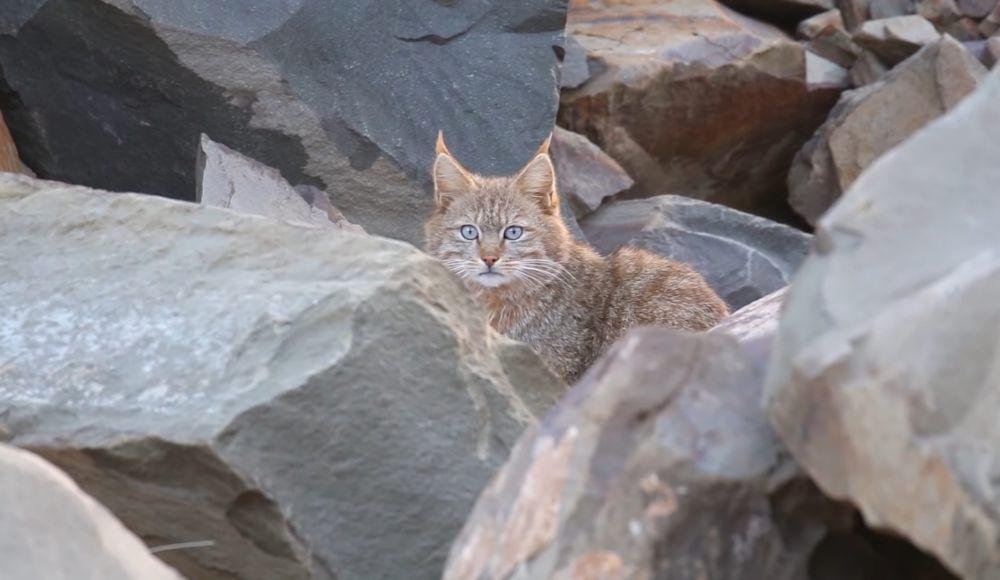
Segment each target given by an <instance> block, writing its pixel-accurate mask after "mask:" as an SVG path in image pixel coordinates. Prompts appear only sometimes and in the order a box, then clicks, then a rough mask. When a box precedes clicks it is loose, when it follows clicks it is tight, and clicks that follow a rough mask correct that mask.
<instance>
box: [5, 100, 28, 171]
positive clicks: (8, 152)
mask: <svg viewBox="0 0 1000 580" xmlns="http://www.w3.org/2000/svg"><path fill="white" fill-rule="evenodd" d="M0 172H7V173H23V174H25V175H31V176H32V177H34V175H33V173H32V171H31V170H30V169H28V168H27V167H26V166H25V165H24V163H22V162H21V158H20V157H19V156H18V154H17V145H15V144H14V138H13V137H12V136H11V134H10V129H8V128H7V123H5V122H4V120H3V113H0Z"/></svg>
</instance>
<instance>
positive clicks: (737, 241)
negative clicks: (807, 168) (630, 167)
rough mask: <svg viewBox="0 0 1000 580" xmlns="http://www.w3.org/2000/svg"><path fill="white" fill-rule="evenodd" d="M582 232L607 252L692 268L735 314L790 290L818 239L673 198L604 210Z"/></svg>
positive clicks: (589, 219) (733, 212) (626, 203)
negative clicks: (628, 248) (624, 249)
mask: <svg viewBox="0 0 1000 580" xmlns="http://www.w3.org/2000/svg"><path fill="white" fill-rule="evenodd" d="M583 230H584V232H585V233H586V236H587V239H588V240H589V241H590V243H591V244H593V245H594V247H595V248H597V249H598V251H600V252H602V253H609V252H612V251H614V250H616V249H617V248H619V247H621V246H623V245H626V244H628V245H634V246H638V247H640V248H646V249H648V250H650V251H653V252H656V253H658V254H661V255H663V256H666V257H668V258H671V259H674V260H679V261H681V262H685V263H688V264H690V265H691V266H692V267H694V268H695V269H696V270H698V271H699V272H700V273H701V274H702V276H704V277H705V279H706V280H707V281H708V283H709V284H710V285H711V286H712V287H713V288H714V289H715V291H716V292H718V293H719V296H721V297H722V298H723V299H724V300H725V301H726V302H727V303H728V304H729V306H730V308H732V309H737V308H740V307H742V306H744V305H746V304H749V303H750V302H753V301H755V300H757V299H758V298H760V297H762V296H765V295H767V294H770V293H771V292H774V291H775V290H778V289H779V288H782V287H783V286H785V285H786V284H788V281H789V280H790V279H791V276H792V274H794V273H795V270H796V269H797V268H798V266H799V264H800V263H801V262H802V260H803V259H804V258H805V256H806V254H807V253H808V251H809V246H810V238H811V236H809V235H808V234H804V233H802V232H800V231H798V230H796V229H794V228H790V227H788V226H785V225H782V224H778V223H775V222H772V221H770V220H767V219H764V218H761V217H757V216H753V215H749V214H745V213H742V212H739V211H736V210H733V209H729V208H726V207H723V206H720V205H714V204H711V203H706V202H703V201H697V200H693V199H689V198H685V197H678V196H674V195H661V196H658V197H653V198H649V199H642V200H632V201H616V202H612V203H609V204H605V205H604V206H603V207H601V208H600V209H599V210H597V211H596V212H595V213H593V214H591V215H590V216H588V217H587V219H586V220H584V222H583Z"/></svg>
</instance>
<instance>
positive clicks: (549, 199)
mask: <svg viewBox="0 0 1000 580" xmlns="http://www.w3.org/2000/svg"><path fill="white" fill-rule="evenodd" d="M543 147H548V139H546V140H545V143H543ZM514 183H515V185H516V186H517V188H518V190H520V191H521V192H523V193H526V194H528V195H531V196H533V197H534V198H535V200H536V201H537V202H538V205H539V206H540V207H541V208H542V210H544V211H545V212H546V213H554V212H556V211H558V209H559V195H558V194H557V193H556V168H555V167H554V166H553V165H552V159H551V158H550V157H549V154H548V153H544V152H543V153H539V154H538V155H535V158H534V159H532V160H531V161H529V162H528V164H527V165H525V166H524V169H522V170H521V172H520V173H518V174H517V177H516V178H515V179H514Z"/></svg>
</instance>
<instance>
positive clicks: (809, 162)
mask: <svg viewBox="0 0 1000 580" xmlns="http://www.w3.org/2000/svg"><path fill="white" fill-rule="evenodd" d="M985 74H986V69H985V68H984V67H983V65H982V64H980V63H979V62H978V61H977V60H976V59H975V57H973V56H972V55H971V54H969V52H968V51H967V50H965V48H964V47H962V45H961V44H959V43H958V42H957V41H955V40H954V39H952V38H949V37H943V38H942V39H941V40H940V41H938V42H936V43H935V44H932V45H929V46H927V47H925V48H923V49H921V50H920V52H918V53H917V54H915V55H914V56H912V57H910V59H908V60H907V61H905V62H903V63H902V64H900V65H899V66H897V67H896V68H894V69H893V70H892V71H891V72H889V73H888V74H887V75H886V76H885V77H884V78H883V79H882V80H881V81H879V82H877V83H875V84H872V85H869V86H866V87H864V88H862V89H857V90H855V91H850V92H847V93H844V95H843V97H841V99H840V102H839V103H837V106H836V107H835V108H834V109H833V111H832V112H831V113H830V118H829V120H827V122H826V123H824V124H823V126H822V127H820V129H819V131H817V132H816V135H815V136H814V137H813V138H812V139H811V140H810V141H809V143H807V144H806V146H805V147H803V149H802V151H801V152H799V154H798V155H797V156H796V158H795V163H794V164H793V165H792V170H791V172H790V173H789V176H788V189H789V191H790V197H789V201H790V203H791V205H792V207H793V208H794V209H795V210H796V211H797V212H798V213H799V214H800V215H802V217H804V218H806V220H808V221H809V223H812V224H815V223H816V221H817V220H818V219H819V216H821V215H822V214H823V212H825V211H826V210H827V209H828V208H829V207H830V206H831V205H832V204H833V202H834V201H836V200H837V198H839V197H840V195H841V192H843V191H844V190H846V189H847V188H849V187H850V186H851V184H852V183H854V180H856V179H857V178H858V176H859V175H860V174H861V172H862V171H864V170H865V169H866V168H867V167H868V166H869V165H871V164H872V162H874V161H875V160H876V159H877V158H878V157H880V156H881V155H882V154H883V153H885V152H886V151H888V150H890V149H892V148H893V147H895V146H896V145H898V144H900V143H902V142H903V140H905V139H906V138H907V137H909V136H910V135H912V134H913V133H914V132H916V131H917V130H918V129H920V128H921V127H923V126H924V125H926V124H927V123H928V122H930V121H932V120H934V119H936V118H937V117H939V116H941V115H942V114H943V113H944V112H945V111H948V110H949V109H951V108H952V107H954V106H955V105H956V104H957V103H958V102H959V101H961V100H962V98H963V97H965V95H967V94H968V93H970V92H972V90H973V89H975V88H976V86H977V85H978V83H979V81H980V80H981V79H982V78H983V76H984V75H985Z"/></svg>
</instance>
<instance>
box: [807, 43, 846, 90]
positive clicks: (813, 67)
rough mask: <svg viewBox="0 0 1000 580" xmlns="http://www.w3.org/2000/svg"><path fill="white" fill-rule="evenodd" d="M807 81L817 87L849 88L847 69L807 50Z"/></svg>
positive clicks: (811, 85)
mask: <svg viewBox="0 0 1000 580" xmlns="http://www.w3.org/2000/svg"><path fill="white" fill-rule="evenodd" d="M806 83H807V84H808V85H809V86H810V87H815V88H817V89H836V90H843V89H846V88H848V86H849V84H850V80H849V79H848V74H847V69H845V68H844V67H842V66H840V65H838V64H837V63H835V62H831V61H829V60H827V59H825V58H823V57H821V56H817V55H815V54H813V53H811V52H806Z"/></svg>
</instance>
